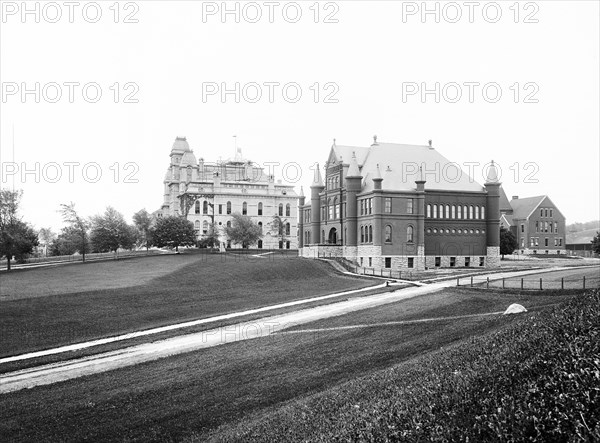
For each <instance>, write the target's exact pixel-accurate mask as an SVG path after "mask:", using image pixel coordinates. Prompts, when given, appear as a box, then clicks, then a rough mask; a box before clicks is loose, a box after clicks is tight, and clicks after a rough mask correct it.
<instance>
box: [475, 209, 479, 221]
mask: <svg viewBox="0 0 600 443" xmlns="http://www.w3.org/2000/svg"><path fill="white" fill-rule="evenodd" d="M475 219H476V220H479V206H475Z"/></svg>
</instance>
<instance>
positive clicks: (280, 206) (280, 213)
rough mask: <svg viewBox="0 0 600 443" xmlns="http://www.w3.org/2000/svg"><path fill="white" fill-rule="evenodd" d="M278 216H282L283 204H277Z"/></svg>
mask: <svg viewBox="0 0 600 443" xmlns="http://www.w3.org/2000/svg"><path fill="white" fill-rule="evenodd" d="M279 215H280V216H283V203H279Z"/></svg>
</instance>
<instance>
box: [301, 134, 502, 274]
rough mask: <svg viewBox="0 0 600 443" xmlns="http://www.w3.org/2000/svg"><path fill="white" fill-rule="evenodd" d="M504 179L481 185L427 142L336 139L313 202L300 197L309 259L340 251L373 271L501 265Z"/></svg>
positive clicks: (491, 177)
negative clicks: (365, 142)
mask: <svg viewBox="0 0 600 443" xmlns="http://www.w3.org/2000/svg"><path fill="white" fill-rule="evenodd" d="M499 188H500V183H499V182H498V179H497V171H496V167H495V166H494V164H493V162H492V163H491V165H490V166H489V168H488V172H487V181H486V183H485V185H484V186H482V185H480V184H479V183H477V182H475V181H474V180H473V179H472V178H471V177H469V176H468V175H466V174H465V173H464V172H463V171H462V170H461V169H460V168H459V167H458V165H456V163H453V162H450V161H449V160H447V159H446V158H445V157H444V156H442V155H441V154H440V153H439V152H438V151H437V150H436V149H434V148H433V146H432V145H431V142H430V144H429V145H428V146H416V145H402V144H393V143H379V142H377V138H376V137H375V139H374V143H373V144H372V145H371V146H367V147H352V146H340V145H337V144H336V143H335V141H334V144H333V146H332V147H331V150H330V152H329V158H328V160H327V163H326V167H325V180H323V178H322V174H321V172H320V170H317V171H316V173H315V177H314V180H313V184H312V186H311V194H310V200H309V201H308V202H307V201H306V197H305V196H304V195H301V196H300V210H299V215H300V219H299V223H298V229H299V232H300V235H299V246H300V252H301V255H303V256H304V257H317V256H329V255H332V256H338V257H344V258H347V259H348V260H351V261H352V262H355V263H357V264H358V265H361V266H365V267H370V268H374V269H415V270H424V269H426V268H435V267H465V266H466V267H472V266H475V267H479V266H488V267H493V266H497V265H498V264H499V219H500V208H499V204H500V192H499Z"/></svg>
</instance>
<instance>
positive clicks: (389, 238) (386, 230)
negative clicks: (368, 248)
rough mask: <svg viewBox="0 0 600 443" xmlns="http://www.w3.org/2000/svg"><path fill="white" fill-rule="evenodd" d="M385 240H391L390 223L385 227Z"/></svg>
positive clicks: (389, 241)
mask: <svg viewBox="0 0 600 443" xmlns="http://www.w3.org/2000/svg"><path fill="white" fill-rule="evenodd" d="M385 242H386V243H391V242H392V227H391V226H390V225H387V226H386V227H385Z"/></svg>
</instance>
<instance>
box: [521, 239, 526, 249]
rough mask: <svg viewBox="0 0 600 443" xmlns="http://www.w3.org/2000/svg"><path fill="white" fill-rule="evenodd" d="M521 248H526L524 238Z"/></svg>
mask: <svg viewBox="0 0 600 443" xmlns="http://www.w3.org/2000/svg"><path fill="white" fill-rule="evenodd" d="M521 247H522V248H524V247H525V239H524V238H522V239H521Z"/></svg>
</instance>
